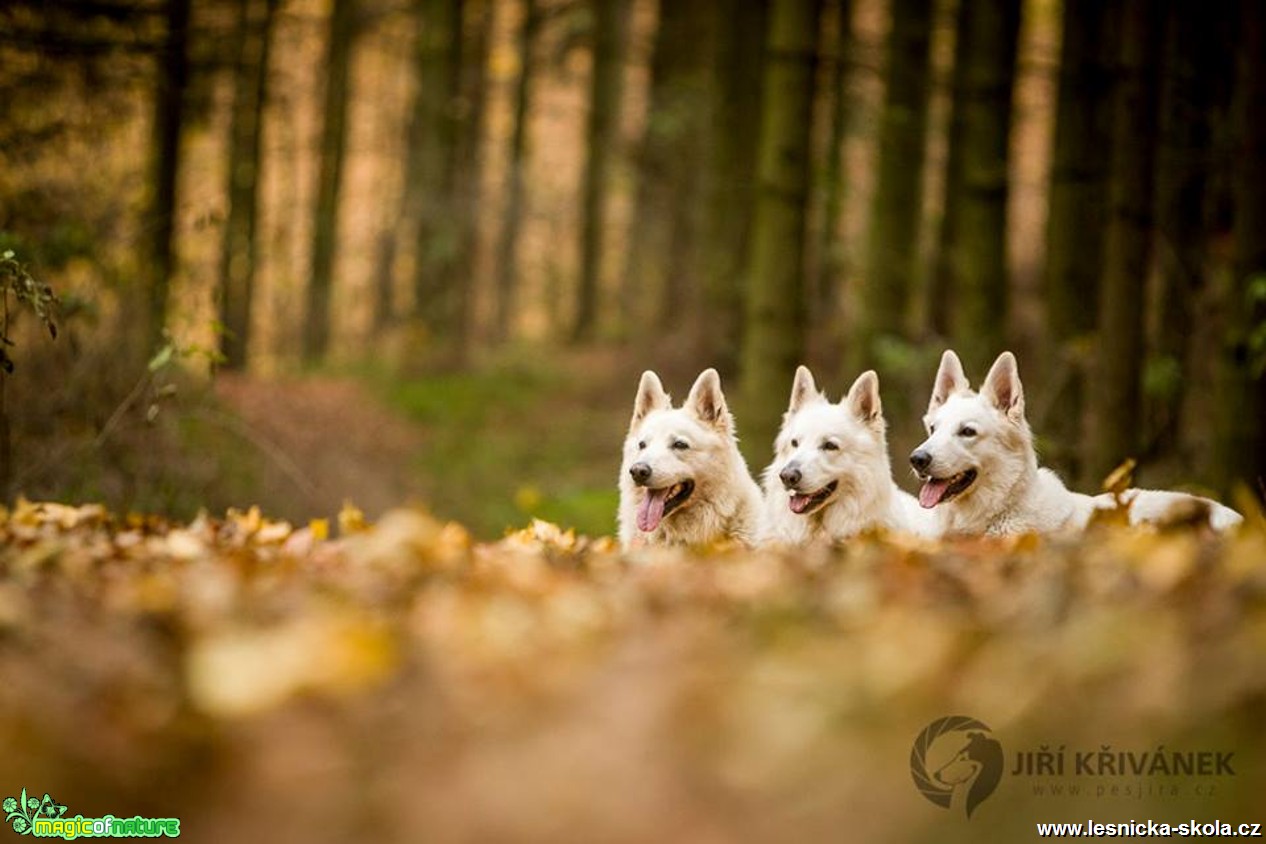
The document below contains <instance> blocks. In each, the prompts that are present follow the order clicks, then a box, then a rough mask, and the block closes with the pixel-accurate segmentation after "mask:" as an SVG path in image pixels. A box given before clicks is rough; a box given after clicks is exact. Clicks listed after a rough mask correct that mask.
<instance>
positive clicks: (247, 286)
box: [219, 0, 277, 370]
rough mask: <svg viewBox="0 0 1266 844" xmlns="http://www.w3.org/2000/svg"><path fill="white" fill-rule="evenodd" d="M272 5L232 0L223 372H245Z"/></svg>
mask: <svg viewBox="0 0 1266 844" xmlns="http://www.w3.org/2000/svg"><path fill="white" fill-rule="evenodd" d="M276 7H277V0H238V16H239V17H238V25H237V46H238V54H237V61H236V63H235V70H234V82H233V110H232V118H231V126H230V127H229V155H228V168H227V169H228V188H227V194H228V216H227V219H226V220H225V222H224V234H223V240H222V242H221V247H220V299H219V311H220V323H221V325H222V327H223V334H222V335H221V336H220V352H221V353H222V354H223V355H224V362H223V366H224V368H225V369H229V370H241V369H245V368H246V356H247V351H248V347H249V343H250V331H251V303H252V299H253V296H254V288H255V265H256V261H257V257H258V248H257V245H256V219H257V216H258V208H259V162H260V141H261V138H262V137H263V131H262V128H263V112H264V106H265V101H266V98H267V92H268V63H269V46H270V42H271V40H272V24H273V18H274V12H275V11H276Z"/></svg>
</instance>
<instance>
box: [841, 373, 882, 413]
mask: <svg viewBox="0 0 1266 844" xmlns="http://www.w3.org/2000/svg"><path fill="white" fill-rule="evenodd" d="M843 403H844V405H845V406H846V407H848V409H849V410H850V411H852V412H853V415H854V416H856V417H857V418H858V419H860V420H861V421H862V422H865V423H866V424H867V425H873V424H874V423H875V422H880V421H882V420H883V414H884V408H883V405H882V404H881V403H880V401H879V376H878V375H876V374H875V370H873V369H869V370H867V371H865V372H863V373H862V374H861V375H859V376H857V380H856V381H854V382H853V386H851V387H849V388H848V395H847V396H845V397H844V402H843Z"/></svg>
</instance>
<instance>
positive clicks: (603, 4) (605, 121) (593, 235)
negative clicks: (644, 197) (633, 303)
mask: <svg viewBox="0 0 1266 844" xmlns="http://www.w3.org/2000/svg"><path fill="white" fill-rule="evenodd" d="M590 2H591V4H592V8H593V14H594V22H593V35H592V40H593V64H592V69H591V71H590V91H589V118H588V121H587V123H586V128H585V156H586V157H585V174H584V183H583V186H582V188H581V192H582V199H581V204H582V208H581V236H580V283H579V286H578V288H577V290H576V321H575V323H574V324H573V326H572V339H573V340H574V341H578V342H579V341H585V340H592V339H593V337H594V335H595V333H596V331H597V327H598V325H597V323H598V305H599V303H598V299H599V296H600V295H601V292H602V291H601V287H602V278H601V276H602V258H603V254H604V249H605V234H606V219H605V218H606V209H607V197H608V196H609V195H610V193H611V188H612V187H613V184H612V183H613V181H614V180H613V178H612V169H613V167H614V164H615V154H616V147H617V145H618V142H619V129H620V105H621V101H622V99H623V96H624V54H625V48H626V42H627V40H628V18H629V0H590Z"/></svg>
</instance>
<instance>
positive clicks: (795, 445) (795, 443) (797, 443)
mask: <svg viewBox="0 0 1266 844" xmlns="http://www.w3.org/2000/svg"><path fill="white" fill-rule="evenodd" d="M791 447H792V448H799V447H800V440H792V441H791Z"/></svg>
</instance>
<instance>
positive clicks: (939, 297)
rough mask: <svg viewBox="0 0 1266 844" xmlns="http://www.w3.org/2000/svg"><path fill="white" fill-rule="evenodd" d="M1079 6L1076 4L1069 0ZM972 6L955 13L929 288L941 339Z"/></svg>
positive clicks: (959, 175) (951, 283)
mask: <svg viewBox="0 0 1266 844" xmlns="http://www.w3.org/2000/svg"><path fill="white" fill-rule="evenodd" d="M1070 2H1076V0H1070ZM968 9H969V6H968V4H967V3H966V2H960V3H959V4H958V8H957V9H956V10H955V12H954V66H953V69H952V70H951V71H950V114H949V126H948V127H947V129H946V138H945V199H944V201H943V202H942V205H941V219H940V224H939V226H938V227H937V232H936V252H935V258H934V259H933V265H932V280H931V284H930V285H929V287H928V327H929V328H930V329H931V330H932V332H933V333H934V334H936V335H937V336H938V337H942V338H945V337H949V336H950V332H951V330H952V325H951V320H952V318H953V308H954V291H955V289H956V284H955V279H954V248H955V247H954V238H955V234H956V231H957V220H958V208H959V206H958V203H957V202H956V201H955V198H956V197H958V196H960V195H961V194H962V192H963V111H964V110H965V109H966V108H967V74H966V70H967V61H968V59H967V57H968V54H969V53H970V51H971V45H970V44H969V43H968V40H967V36H968V32H967V23H966V21H967V12H968Z"/></svg>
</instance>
